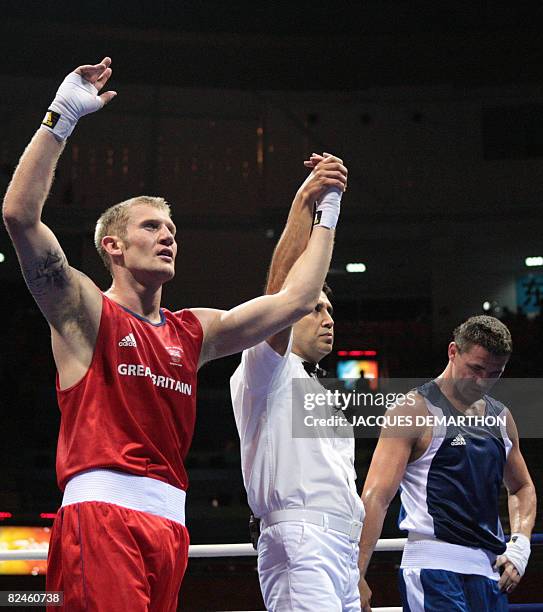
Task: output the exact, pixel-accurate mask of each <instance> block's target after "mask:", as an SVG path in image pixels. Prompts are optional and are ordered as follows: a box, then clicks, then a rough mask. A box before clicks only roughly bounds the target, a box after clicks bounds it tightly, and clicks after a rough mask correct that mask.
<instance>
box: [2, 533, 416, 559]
mask: <svg viewBox="0 0 543 612" xmlns="http://www.w3.org/2000/svg"><path fill="white" fill-rule="evenodd" d="M406 542H407V539H406V538H392V539H389V540H379V541H378V542H377V546H376V547H375V550H376V551H379V552H391V551H395V550H403V547H404V546H405V543H406ZM189 557H192V558H196V557H256V550H255V549H254V548H253V546H252V544H193V545H191V546H189ZM45 559H47V548H40V549H37V550H0V561H24V560H36V561H44V560H45Z"/></svg>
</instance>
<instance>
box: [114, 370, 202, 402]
mask: <svg viewBox="0 0 543 612" xmlns="http://www.w3.org/2000/svg"><path fill="white" fill-rule="evenodd" d="M117 372H119V374H120V375H121V376H143V377H148V378H150V379H151V381H152V382H153V385H155V387H163V388H164V389H172V390H173V391H177V392H178V393H182V394H183V395H192V385H189V384H188V383H184V382H181V381H180V380H175V379H174V378H170V377H169V376H160V375H158V374H154V373H153V372H151V368H148V367H147V366H144V365H142V364H141V363H138V364H136V363H120V364H119V365H118V366H117Z"/></svg>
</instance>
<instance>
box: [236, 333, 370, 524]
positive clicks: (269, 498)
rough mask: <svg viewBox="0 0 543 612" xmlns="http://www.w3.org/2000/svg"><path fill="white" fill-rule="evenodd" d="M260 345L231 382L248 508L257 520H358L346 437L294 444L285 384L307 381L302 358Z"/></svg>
mask: <svg viewBox="0 0 543 612" xmlns="http://www.w3.org/2000/svg"><path fill="white" fill-rule="evenodd" d="M291 347H292V333H291V336H290V341H289V345H288V348H287V350H286V352H285V355H284V356H281V355H279V354H278V353H276V352H275V351H274V350H273V349H272V348H271V347H270V345H269V344H268V343H267V342H261V343H260V344H258V345H257V346H254V347H252V348H250V349H248V350H245V351H243V354H242V358H241V363H240V365H239V366H238V368H237V370H236V371H235V372H234V374H233V375H232V378H231V379H230V392H231V395H232V405H233V407H234V416H235V419H236V425H237V428H238V433H239V437H240V446H241V466H242V472H243V481H244V484H245V488H246V490H247V498H248V502H249V506H250V507H251V509H252V511H253V513H254V514H255V516H257V517H262V516H265V515H266V514H268V513H269V512H272V511H275V510H285V509H290V508H312V509H318V510H321V511H323V512H328V513H331V514H334V515H337V516H341V517H345V518H350V519H354V520H363V517H364V507H363V505H362V500H361V499H360V496H359V495H358V494H357V492H356V486H355V479H356V474H355V470H354V439H353V438H352V437H337V438H332V437H322V438H301V437H300V438H294V437H293V436H292V410H293V409H294V410H303V409H304V407H303V406H293V405H292V379H294V378H306V379H307V378H310V377H309V375H308V374H307V372H306V371H305V370H304V367H303V365H302V361H303V360H302V358H301V357H299V356H298V355H295V354H294V353H291Z"/></svg>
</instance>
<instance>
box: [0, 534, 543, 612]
mask: <svg viewBox="0 0 543 612" xmlns="http://www.w3.org/2000/svg"><path fill="white" fill-rule="evenodd" d="M406 542H407V538H390V539H383V540H379V541H378V542H377V545H376V546H375V552H393V551H401V550H403V547H404V546H405V543H406ZM531 542H532V544H533V545H535V546H537V545H542V544H543V534H540V533H538V534H533V535H532V538H531ZM256 554H257V553H256V550H255V549H254V548H253V546H252V544H192V545H191V546H189V557H191V558H203V557H255V556H256ZM46 559H47V549H46V548H43V549H40V550H0V561H22V560H36V561H44V560H46ZM372 610H373V611H374V612H402V608H401V607H392V608H391V607H388V608H372ZM509 610H511V611H518V612H543V604H510V605H509Z"/></svg>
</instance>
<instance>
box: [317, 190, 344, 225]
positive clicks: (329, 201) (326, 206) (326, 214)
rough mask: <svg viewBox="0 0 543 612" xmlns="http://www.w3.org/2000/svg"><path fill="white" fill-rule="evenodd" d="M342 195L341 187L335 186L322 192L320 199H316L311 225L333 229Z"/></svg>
mask: <svg viewBox="0 0 543 612" xmlns="http://www.w3.org/2000/svg"><path fill="white" fill-rule="evenodd" d="M342 195H343V194H342V191H341V189H338V188H337V187H330V189H327V190H326V191H325V192H324V194H323V195H322V197H321V198H320V200H317V210H316V212H315V219H314V221H313V225H320V226H321V227H327V228H328V229H335V227H336V225H337V220H338V218H339V209H340V206H341V196H342Z"/></svg>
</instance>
